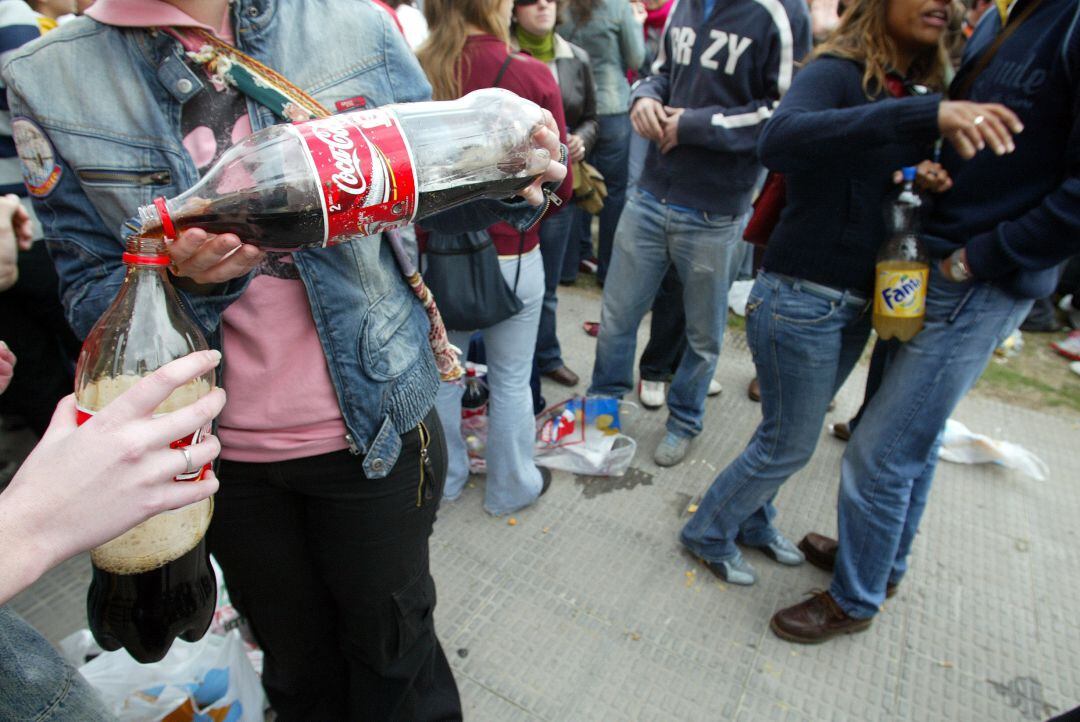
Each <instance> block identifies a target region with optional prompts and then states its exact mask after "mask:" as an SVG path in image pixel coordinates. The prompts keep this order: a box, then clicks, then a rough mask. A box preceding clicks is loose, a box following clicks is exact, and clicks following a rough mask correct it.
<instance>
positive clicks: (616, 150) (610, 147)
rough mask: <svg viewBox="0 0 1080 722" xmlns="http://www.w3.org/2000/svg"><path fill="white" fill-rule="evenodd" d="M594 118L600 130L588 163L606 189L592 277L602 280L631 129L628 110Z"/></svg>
mask: <svg viewBox="0 0 1080 722" xmlns="http://www.w3.org/2000/svg"><path fill="white" fill-rule="evenodd" d="M596 118H597V120H598V121H599V122H600V131H599V133H597V136H596V145H595V146H593V150H592V154H591V156H590V157H591V158H592V161H591V162H592V164H593V165H594V166H596V169H597V170H598V171H600V172H601V173H602V174H603V175H604V183H606V184H607V192H608V194H607V198H605V199H604V208H603V209H602V210H601V211H600V236H599V238H598V240H597V257H598V258H599V259H600V268H599V269H598V270H597V272H596V277H597V278H598V279H599V280H600V282H601V283H604V282H605V279H606V278H607V272H608V268H609V267H610V265H611V254H612V252H613V248H614V244H615V233H616V228H617V226H618V224H619V217H620V216H621V215H622V212H623V205H625V203H626V182H627V175H628V170H627V163H628V159H629V155H630V136H631V135H633V132H634V131H633V129H632V128H631V125H630V115H629V113H616V114H614V115H598V116H596Z"/></svg>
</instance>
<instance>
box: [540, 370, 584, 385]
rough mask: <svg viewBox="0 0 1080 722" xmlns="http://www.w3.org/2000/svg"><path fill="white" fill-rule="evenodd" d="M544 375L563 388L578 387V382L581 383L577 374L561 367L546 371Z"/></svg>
mask: <svg viewBox="0 0 1080 722" xmlns="http://www.w3.org/2000/svg"><path fill="white" fill-rule="evenodd" d="M543 375H544V376H546V377H548V378H549V379H551V380H552V381H554V382H555V383H557V384H560V385H562V386H577V385H578V381H581V379H580V378H579V377H578V375H577V374H576V373H574V372H573V371H571V370H570V369H568V368H566V367H565V366H560V367H559V368H557V369H553V370H551V371H546V372H544V374H543Z"/></svg>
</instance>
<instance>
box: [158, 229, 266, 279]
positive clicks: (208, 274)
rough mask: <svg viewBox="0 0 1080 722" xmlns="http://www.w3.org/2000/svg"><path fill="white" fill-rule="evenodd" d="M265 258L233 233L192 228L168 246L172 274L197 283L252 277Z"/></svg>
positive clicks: (259, 251) (263, 254)
mask: <svg viewBox="0 0 1080 722" xmlns="http://www.w3.org/2000/svg"><path fill="white" fill-rule="evenodd" d="M265 255H266V254H265V253H263V252H262V251H261V250H259V248H258V247H256V246H252V245H248V244H246V243H242V242H241V241H240V238H239V237H237V236H236V234H234V233H221V234H218V235H215V234H212V233H207V232H206V231H204V230H203V229H201V228H189V229H188V230H186V231H183V232H182V233H181V234H180V237H179V238H177V239H176V240H175V241H173V242H172V243H170V244H169V256H170V258H171V259H172V272H173V274H174V275H176V276H183V277H186V278H190V279H191V280H193V281H195V282H196V283H224V282H225V281H229V280H232V279H233V278H239V277H240V276H243V275H245V274H247V273H249V272H250V271H251V270H252V269H253V268H255V266H257V265H259V262H260V261H262V259H263V256H265Z"/></svg>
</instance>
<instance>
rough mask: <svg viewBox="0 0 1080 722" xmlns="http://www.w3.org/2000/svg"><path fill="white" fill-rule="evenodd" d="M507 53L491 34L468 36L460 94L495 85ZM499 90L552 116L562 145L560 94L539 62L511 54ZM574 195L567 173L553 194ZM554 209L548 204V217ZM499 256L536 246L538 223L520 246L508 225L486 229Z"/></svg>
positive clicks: (563, 128) (564, 197)
mask: <svg viewBox="0 0 1080 722" xmlns="http://www.w3.org/2000/svg"><path fill="white" fill-rule="evenodd" d="M507 54H508V51H507V48H506V44H505V43H504V42H503V41H502V40H499V39H498V38H497V37H495V36H494V35H470V36H469V38H468V39H467V40H466V41H465V50H464V52H463V54H462V57H463V65H462V67H463V68H464V69H465V75H464V77H462V79H461V92H462V94H463V95H464V94H465V93H471V92H472V91H474V90H479V89H480V88H490V87H492V86H493V85H494V84H495V76H497V75H498V74H499V68H501V67H502V64H503V62H504V61H505V60H506V56H507ZM499 87H500V88H505V89H507V90H510V91H513V92H515V93H517V94H518V95H520V96H521V97H522V98H527V99H528V100H531V101H533V102H534V103H536V104H537V105H539V106H540V107H541V108H546V109H547V110H549V111H551V114H552V115H553V116H555V123H556V124H557V125H558V126H559V139H560V140H561V141H562V142H563V143H565V142H566V120H565V118H564V117H563V106H562V94H561V93H560V92H559V86H558V85H557V84H556V83H555V76H553V75H552V74H551V70H550V69H549V68H548V67H547V66H546V65H544V64H543V63H541V62H540V61H539V60H536V59H534V58H531V57H529V56H528V55H523V54H521V53H515V54H514V56H513V60H511V61H510V65H509V66H508V67H507V68H506V72H505V73H503V76H502V80H501V81H500V82H499ZM573 193H574V183H573V179H572V178H571V177H570V174H569V172H568V173H567V176H566V180H565V181H563V184H562V185H561V186H559V189H558V191H556V195H557V196H559V198H560V199H562V201H563V202H564V203H565V202H566V201H568V200H569V199H570V197H571V196H572V195H573ZM557 210H558V207H556V206H554V205H552V207H551V210H549V211H548V214H551V213H553V212H555V211H557ZM488 232H489V233H490V234H491V239H492V240H493V241H494V242H495V248H497V249H498V251H499V255H500V256H516V255H517V254H518V251H519V249H520V250H521V251H522V252H527V251H530V250H532V249H533V248H536V246H537V245H538V244H539V243H540V224H539V223H537V224H536V225H534V226H533V227H532V228H531V229H529V230H528V231H526V232H525V239H524V245H522V239H521V233H520V231H518V230H517V229H516V228H514V227H513V226H511V225H510V224H508V223H497V224H495V225H494V226H492V227H491V228H489V229H488Z"/></svg>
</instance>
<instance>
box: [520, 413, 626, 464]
mask: <svg viewBox="0 0 1080 722" xmlns="http://www.w3.org/2000/svg"><path fill="white" fill-rule="evenodd" d="M619 409H620V402H619V400H618V399H609V398H599V397H597V398H584V397H581V396H575V397H573V398H570V399H567V400H566V401H564V402H562V403H560V404H556V405H555V406H552V407H551V408H548V409H545V410H544V411H543V412H542V413H541V414H540V415H539V416H537V417H536V427H537V428H536V463H537V464H539V465H540V466H546V467H548V468H549V469H559V470H560V471H570V472H573V473H575V474H590V475H593V476H622V475H623V474H625V473H626V470H627V469H628V468H630V462H632V461H633V460H634V452H635V451H636V450H637V442H636V441H634V439H632V438H631V437H629V436H627V435H626V434H624V433H622V431H621V425H620V422H619Z"/></svg>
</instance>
